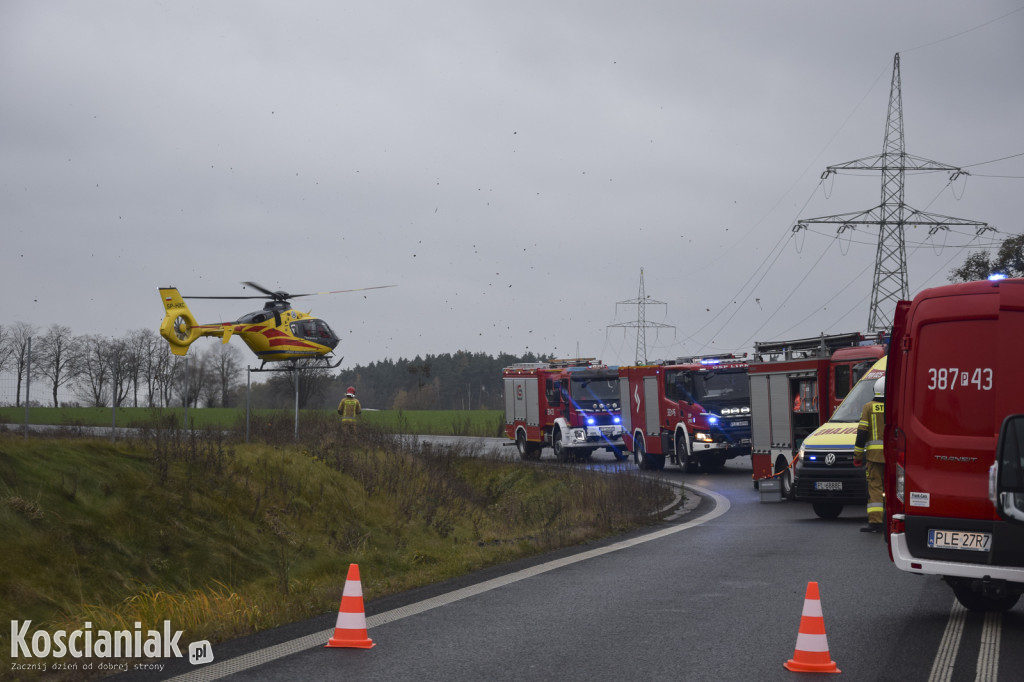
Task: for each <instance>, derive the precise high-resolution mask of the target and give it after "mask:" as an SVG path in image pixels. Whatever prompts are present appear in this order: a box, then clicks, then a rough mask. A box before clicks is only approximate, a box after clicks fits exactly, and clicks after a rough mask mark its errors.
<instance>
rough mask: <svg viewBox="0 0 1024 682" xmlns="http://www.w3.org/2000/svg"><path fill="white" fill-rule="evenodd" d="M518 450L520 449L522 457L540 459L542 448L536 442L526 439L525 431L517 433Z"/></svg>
mask: <svg viewBox="0 0 1024 682" xmlns="http://www.w3.org/2000/svg"><path fill="white" fill-rule="evenodd" d="M516 450H518V451H519V457H520V458H521V459H540V448H539V447H538V446H537V444H536V443H531V442H529V441H528V440H526V432H525V431H520V432H519V433H517V434H516Z"/></svg>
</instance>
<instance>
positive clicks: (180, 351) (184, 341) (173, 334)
mask: <svg viewBox="0 0 1024 682" xmlns="http://www.w3.org/2000/svg"><path fill="white" fill-rule="evenodd" d="M160 299H161V301H162V302H163V304H164V320H163V322H162V323H161V324H160V336H162V337H164V338H165V339H167V342H168V343H169V344H171V352H173V353H174V354H175V355H185V354H186V353H188V347H189V346H190V345H191V344H192V342H193V341H195V340H196V339H198V338H199V337H200V336H202V334H201V333H200V330H199V329H198V326H199V325H198V324H196V318H195V317H193V316H192V311H190V310H189V309H188V305H187V304H186V303H185V299H183V298H182V297H181V294H179V293H178V290H177V289H175V288H174V287H167V288H161V289H160Z"/></svg>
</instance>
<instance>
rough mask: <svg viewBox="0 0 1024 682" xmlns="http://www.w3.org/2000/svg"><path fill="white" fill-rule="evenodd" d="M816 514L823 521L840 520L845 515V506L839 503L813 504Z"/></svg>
mask: <svg viewBox="0 0 1024 682" xmlns="http://www.w3.org/2000/svg"><path fill="white" fill-rule="evenodd" d="M811 507H813V508H814V513H815V514H817V515H818V517H819V518H822V519H834V518H838V516H839V515H840V514H842V513H843V505H842V504H840V503H839V502H811Z"/></svg>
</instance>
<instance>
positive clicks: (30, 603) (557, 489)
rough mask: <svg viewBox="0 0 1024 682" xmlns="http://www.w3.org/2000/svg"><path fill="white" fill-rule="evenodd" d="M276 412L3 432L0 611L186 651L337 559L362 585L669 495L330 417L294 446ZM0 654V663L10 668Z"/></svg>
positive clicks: (649, 485)
mask: <svg viewBox="0 0 1024 682" xmlns="http://www.w3.org/2000/svg"><path fill="white" fill-rule="evenodd" d="M170 420H171V422H173V415H172V416H171V417H170ZM289 424H290V421H289V418H287V417H278V418H277V420H276V426H277V428H276V429H275V428H270V427H268V434H266V435H273V434H275V433H276V434H279V435H280V441H281V442H280V443H278V442H275V440H274V439H273V438H267V440H268V441H269V442H261V443H251V444H248V445H246V444H239V443H236V442H232V441H230V440H228V438H227V437H226V436H225V435H223V432H222V431H219V430H209V431H186V430H179V429H174V428H169V427H170V426H173V423H171V424H162V423H159V422H156V423H153V424H150V425H149V426H148V427H146V428H145V429H143V434H142V436H140V437H139V439H137V440H134V441H132V442H118V443H110V442H107V441H102V440H88V439H48V438H31V439H29V440H27V441H26V440H23V439H22V438H21V436H20V435H13V434H0V533H2V534H3V537H4V538H5V550H6V551H5V552H3V553H2V554H0V622H3V623H5V624H6V623H8V622H10V621H14V620H17V621H21V622H24V621H26V620H31V621H32V625H31V627H30V629H29V632H30V633H31V632H35V631H37V630H47V631H49V632H51V633H52V632H55V631H57V630H61V629H64V630H67V631H72V630H76V629H82V628H83V627H84V625H83V624H84V623H86V622H89V623H92V628H93V630H94V631H98V630H125V629H127V630H132V629H135V623H141V624H142V626H141V627H142V630H143V632H145V631H147V630H148V629H150V628H152V629H160V627H159V626H160V624H161V623H162V622H163V621H164V620H168V621H170V623H171V624H172V625H173V627H174V628H175V629H180V630H183V631H184V635H183V637H182V641H181V645H182V647H183V650H185V649H187V644H188V642H190V641H196V640H203V639H209V640H211V641H219V640H223V639H228V638H232V637H237V636H240V635H244V634H247V633H251V632H254V631H257V630H261V629H266V628H271V627H275V626H277V625H282V624H285V623H289V622H293V621H295V620H298V619H301V618H305V617H309V616H312V615H317V614H323V613H327V612H330V611H332V610H334V609H336V608H337V604H338V602H339V600H340V597H341V590H342V588H343V585H344V580H345V575H346V572H347V568H348V565H349V564H350V563H358V564H359V565H360V573H361V576H362V583H363V591H364V594H365V595H366V598H367V599H373V598H375V597H381V596H385V595H388V594H393V593H396V592H400V591H403V590H406V589H410V588H413V587H417V586H421V585H425V584H430V583H433V582H437V581H440V580H444V579H447V578H451V577H455V576H458V575H462V574H465V573H467V572H469V571H472V570H475V569H478V568H482V567H485V566H488V565H494V564H497V563H502V562H506V561H510V560H513V559H517V558H520V557H524V556H529V555H533V554H537V553H540V552H544V551H547V550H550V549H554V548H558V547H564V546H569V545H574V544H577V543H580V542H585V541H587V540H592V539H597V538H601V537H606V536H609V535H613V534H616V533H619V532H622V531H624V530H627V529H630V528H635V527H638V526H641V525H644V524H648V523H651V522H652V518H653V517H652V514H653V513H654V512H655V511H656V510H657V509H658V508H660V507H661V506H662V505H664V504H665V503H666V502H667V501H668V497H669V493H668V491H667V490H665V489H664V488H663V487H662V486H660V485H658V484H657V483H654V482H651V481H649V480H647V479H644V478H641V477H640V476H638V475H636V474H634V473H630V472H628V471H620V472H616V473H614V474H613V475H607V474H601V473H596V472H593V471H588V470H585V469H583V468H576V467H565V466H559V465H552V464H537V463H523V462H518V461H505V460H498V459H490V458H483V457H479V456H467V455H471V454H473V453H467V452H464V451H461V450H459V449H456V448H438V447H436V446H435V447H433V448H431V449H430V450H428V451H425V450H422V449H420V448H419V446H416V445H413V444H411V443H409V439H405V440H402V439H396V438H395V437H393V436H390V435H388V434H387V433H386V432H384V431H381V430H378V429H374V428H372V427H369V426H367V425H365V424H364V425H362V426H363V428H361V429H360V430H359V431H358V432H357V433H356V434H349V433H347V432H345V431H344V430H343V429H341V427H340V424H338V423H337V420H336V419H330V418H323V419H320V420H319V421H315V422H311V424H310V426H309V428H308V429H307V430H306V431H304V434H305V435H306V436H307V437H306V438H304V440H303V441H302V442H301V443H299V444H295V443H292V442H290V441H291V439H292V430H291V429H290V427H289ZM3 639H4V640H5V641H3V642H0V652H2V656H3V657H4V658H6V656H7V655H8V654H9V653H10V652H11V647H10V642H9V641H7V638H6V637H4V638H3ZM4 658H0V677H3V678H7V679H15V678H19V679H21V678H23V677H24V675H23V674H21V673H19V674H17V675H14V674H13V673H12V672H11V671H10V667H11V666H10V662H9V661H7V660H4ZM80 677H81V672H79V673H78V674H77V675H76V678H80ZM46 678H47V679H55V678H54V677H53V676H52V674H50V673H48V674H47V676H46ZM57 679H59V678H57Z"/></svg>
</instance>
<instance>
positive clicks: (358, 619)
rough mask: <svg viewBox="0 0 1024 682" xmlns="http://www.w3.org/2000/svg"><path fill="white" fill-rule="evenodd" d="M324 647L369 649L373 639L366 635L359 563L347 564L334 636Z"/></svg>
mask: <svg viewBox="0 0 1024 682" xmlns="http://www.w3.org/2000/svg"><path fill="white" fill-rule="evenodd" d="M324 646H325V647H335V646H337V647H340V646H345V647H355V648H357V649H369V648H370V647H372V646H373V640H372V639H370V638H369V637H367V636H366V612H365V611H364V610H363V585H362V583H360V582H359V564H349V567H348V579H347V580H346V581H345V589H344V590H343V591H342V593H341V606H339V607H338V622H337V624H336V625H335V627H334V636H333V637H331V639H330V640H328V642H327V644H325V645H324Z"/></svg>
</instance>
